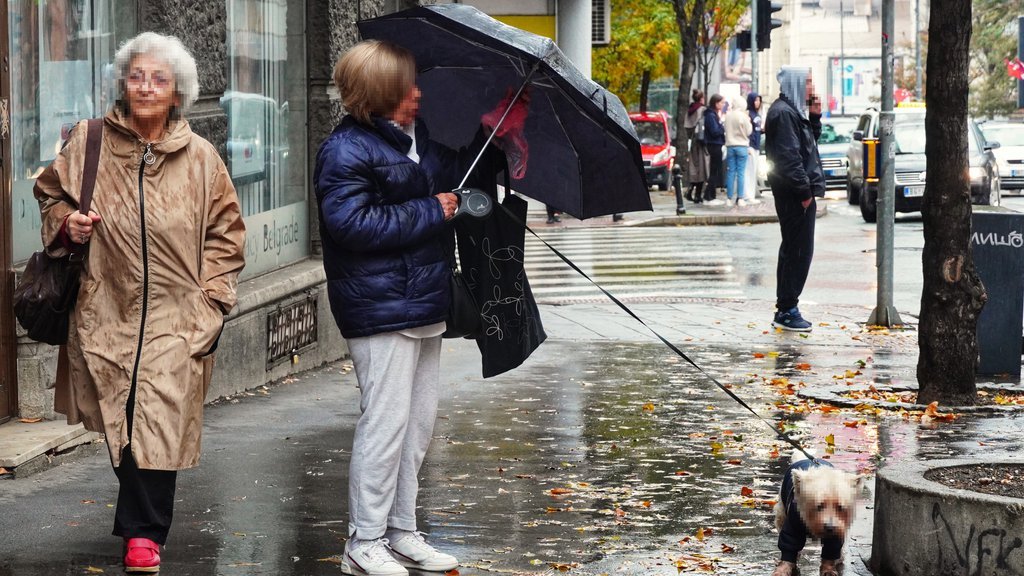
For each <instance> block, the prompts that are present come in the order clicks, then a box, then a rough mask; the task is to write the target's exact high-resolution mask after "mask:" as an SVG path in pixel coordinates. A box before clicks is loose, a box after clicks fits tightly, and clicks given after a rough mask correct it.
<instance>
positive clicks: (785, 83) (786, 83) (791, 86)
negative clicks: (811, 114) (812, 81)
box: [776, 66, 811, 116]
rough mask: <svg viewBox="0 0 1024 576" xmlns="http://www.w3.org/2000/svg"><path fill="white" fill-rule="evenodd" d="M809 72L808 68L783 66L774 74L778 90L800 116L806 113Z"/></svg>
mask: <svg viewBox="0 0 1024 576" xmlns="http://www.w3.org/2000/svg"><path fill="white" fill-rule="evenodd" d="M810 74H811V70H810V68H803V67H800V66H783V67H782V69H781V70H779V73H778V75H776V78H778V80H779V92H781V93H782V94H784V95H785V96H786V98H788V99H789V102H790V103H791V104H792V105H793V106H795V107H796V109H797V111H798V112H800V114H801V115H802V116H806V115H807V77H808V76H810Z"/></svg>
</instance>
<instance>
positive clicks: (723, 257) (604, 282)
mask: <svg viewBox="0 0 1024 576" xmlns="http://www.w3.org/2000/svg"><path fill="white" fill-rule="evenodd" d="M540 236H542V237H543V238H544V240H545V241H547V242H549V243H550V244H551V245H552V246H554V247H555V248H557V249H558V250H559V251H560V252H562V253H563V254H564V255H565V256H566V257H567V258H569V259H570V260H572V261H573V263H575V264H576V265H577V266H579V268H580V269H581V270H583V271H584V272H585V273H586V274H587V275H589V276H590V277H591V278H593V279H594V281H596V282H597V283H598V284H600V285H601V286H602V287H604V288H605V289H606V290H608V291H609V292H610V293H612V294H613V295H615V297H616V298H619V299H620V300H622V301H624V302H651V301H658V302H672V301H690V300H693V299H694V298H714V299H736V298H742V297H743V287H742V285H741V283H740V282H739V280H738V278H737V275H736V270H735V267H734V265H733V260H732V255H731V253H730V252H729V251H728V250H722V249H717V248H709V247H707V246H704V245H695V244H694V243H693V242H692V241H688V242H681V241H680V239H679V234H678V231H677V230H675V229H672V228H644V229H637V228H634V229H630V228H601V229H571V228H569V229H562V230H558V231H545V232H544V233H541V234H540ZM524 252H525V255H524V262H525V266H526V274H527V277H528V278H529V281H530V287H531V289H532V291H533V294H534V298H535V299H536V300H537V302H538V303H539V304H575V303H598V302H605V301H608V299H607V297H606V296H605V295H604V294H602V293H601V291H600V290H599V289H598V288H597V287H595V286H594V285H593V284H591V283H590V282H589V281H588V280H587V279H586V278H584V277H583V276H581V275H580V274H579V273H577V272H576V271H575V270H573V269H572V268H570V267H569V266H568V265H567V264H565V262H563V261H562V259H561V258H559V257H558V256H557V255H555V254H554V253H553V252H551V250H550V249H548V248H547V247H546V246H544V245H543V244H542V243H541V242H540V241H539V240H537V239H536V238H532V237H527V239H526V245H525V250H524Z"/></svg>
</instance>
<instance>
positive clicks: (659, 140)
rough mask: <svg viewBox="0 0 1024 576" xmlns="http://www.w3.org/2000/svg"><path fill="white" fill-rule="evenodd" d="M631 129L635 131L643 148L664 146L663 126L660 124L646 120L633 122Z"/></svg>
mask: <svg viewBox="0 0 1024 576" xmlns="http://www.w3.org/2000/svg"><path fill="white" fill-rule="evenodd" d="M633 127H634V128H635V129H636V135H637V138H639V139H640V143H641V144H643V145H644V146H664V145H665V144H667V142H665V125H664V124H662V123H661V122H648V121H646V120H640V121H637V120H634V121H633Z"/></svg>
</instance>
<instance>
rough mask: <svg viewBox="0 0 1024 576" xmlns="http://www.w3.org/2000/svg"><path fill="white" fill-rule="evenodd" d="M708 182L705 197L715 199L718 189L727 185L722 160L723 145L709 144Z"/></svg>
mask: <svg viewBox="0 0 1024 576" xmlns="http://www.w3.org/2000/svg"><path fill="white" fill-rule="evenodd" d="M708 157H709V158H710V161H709V162H708V182H707V186H706V187H705V188H704V199H705V200H714V199H715V196H717V190H718V189H719V188H724V187H725V169H724V168H725V166H724V162H723V161H722V145H721V144H708Z"/></svg>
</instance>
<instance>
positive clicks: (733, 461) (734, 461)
mask: <svg viewBox="0 0 1024 576" xmlns="http://www.w3.org/2000/svg"><path fill="white" fill-rule="evenodd" d="M725 463H726V464H732V465H734V466H739V465H740V464H743V460H740V459H739V458H733V459H732V460H726V461H725Z"/></svg>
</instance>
